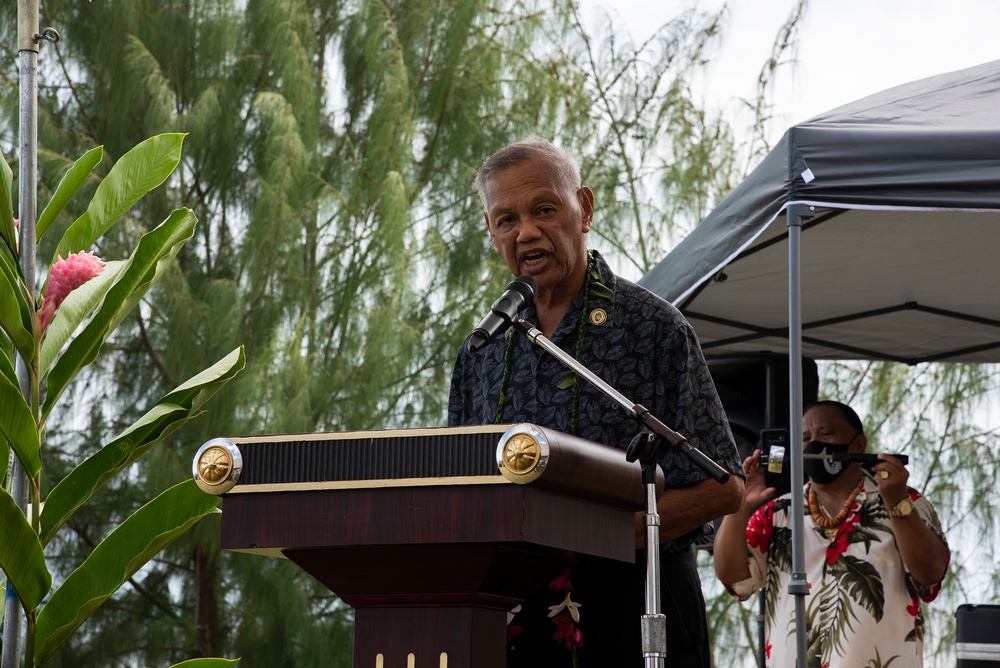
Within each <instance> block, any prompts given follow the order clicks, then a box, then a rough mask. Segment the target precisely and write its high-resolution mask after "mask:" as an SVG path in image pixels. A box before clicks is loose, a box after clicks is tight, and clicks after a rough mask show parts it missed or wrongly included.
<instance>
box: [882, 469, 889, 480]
mask: <svg viewBox="0 0 1000 668" xmlns="http://www.w3.org/2000/svg"><path fill="white" fill-rule="evenodd" d="M888 479H889V472H888V471H882V480H888Z"/></svg>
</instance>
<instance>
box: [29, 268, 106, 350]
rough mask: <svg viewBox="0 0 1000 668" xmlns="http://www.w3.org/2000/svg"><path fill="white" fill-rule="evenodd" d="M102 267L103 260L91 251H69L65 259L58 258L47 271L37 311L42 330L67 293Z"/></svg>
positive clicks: (50, 320)
mask: <svg viewBox="0 0 1000 668" xmlns="http://www.w3.org/2000/svg"><path fill="white" fill-rule="evenodd" d="M103 269H104V261H103V260H101V258H99V257H97V256H95V255H94V254H93V253H84V252H82V251H81V252H79V253H70V254H69V255H67V256H66V259H65V260H64V259H63V258H61V257H60V258H58V259H57V260H56V263H55V264H54V265H52V271H50V272H49V284H48V286H46V288H45V296H44V297H43V298H42V310H41V311H39V312H38V321H39V324H40V325H41V330H40V331H42V332H44V331H45V329H46V328H47V327H48V326H49V323H51V322H52V318H54V317H55V315H56V309H57V308H59V305H60V304H62V303H63V300H65V299H66V297H67V296H68V295H69V293H71V292H73V290H76V289H77V288H78V287H80V286H81V285H83V284H84V283H86V282H87V281H89V280H90V279H92V278H96V277H97V276H98V275H99V274H100V273H101V270H103Z"/></svg>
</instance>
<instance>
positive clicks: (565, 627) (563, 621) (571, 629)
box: [552, 610, 583, 651]
mask: <svg viewBox="0 0 1000 668" xmlns="http://www.w3.org/2000/svg"><path fill="white" fill-rule="evenodd" d="M552 621H553V623H555V625H556V632H555V633H553V634H552V638H553V639H554V640H555V641H556V642H559V641H560V640H562V641H563V642H565V643H566V649H567V650H570V651H572V650H574V649H576V648H577V647H583V633H582V632H581V631H580V629H578V628H576V624H574V623H573V618H572V617H571V616H570V614H569V611H568V610H566V611H564V612H562V613H561V614H559V615H557V616H556V617H553V618H552Z"/></svg>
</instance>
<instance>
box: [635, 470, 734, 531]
mask: <svg viewBox="0 0 1000 668" xmlns="http://www.w3.org/2000/svg"><path fill="white" fill-rule="evenodd" d="M742 499H743V478H741V477H740V476H738V475H731V476H730V477H729V480H728V481H727V482H726V483H725V484H724V485H720V484H719V483H717V482H716V481H715V480H712V479H706V480H702V481H699V482H696V483H694V484H691V485H687V486H686V487H681V488H678V489H668V490H666V491H664V492H663V495H662V496H660V498H659V499H658V500H657V502H656V512H657V513H658V514H659V515H660V542H661V543H665V542H667V541H670V540H673V539H675V538H680V537H681V536H683V535H685V534H687V533H690V532H692V531H694V530H695V529H697V528H698V527H700V526H702V525H703V524H706V523H708V522H711V521H712V520H714V519H716V518H718V517H722V516H723V515H728V514H729V513H731V512H734V511H735V510H738V509H739V507H740V501H742ZM643 514H644V513H641V512H640V513H636V518H635V531H636V534H635V536H636V547H637V548H641V547H645V543H646V529H645V525H644V524H643Z"/></svg>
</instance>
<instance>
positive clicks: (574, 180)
mask: <svg viewBox="0 0 1000 668" xmlns="http://www.w3.org/2000/svg"><path fill="white" fill-rule="evenodd" d="M536 158H543V159H545V160H548V161H549V164H551V165H552V167H553V168H554V169H555V170H556V173H557V174H558V175H559V180H560V181H562V182H563V183H565V184H566V185H568V186H570V187H571V188H573V189H578V188H579V187H580V165H579V163H578V162H577V160H576V158H575V157H574V156H573V155H572V154H570V153H569V152H567V151H564V150H563V149H561V148H559V147H558V146H556V145H555V144H553V143H552V142H550V141H548V140H545V139H528V140H525V141H519V142H514V143H512V144H507V145H506V146H504V147H503V148H502V149H500V150H499V151H497V152H496V153H494V154H493V155H491V156H490V157H489V159H487V160H486V162H484V163H483V166H482V167H480V168H479V172H477V173H476V180H475V181H473V185H474V186H475V188H476V192H478V193H479V199H480V200H482V202H483V204H484V205H485V204H486V185H487V183H488V182H489V180H490V179H491V178H492V177H493V175H494V174H496V173H497V172H500V171H503V170H505V169H507V168H508V167H513V166H515V165H520V164H523V163H525V162H528V161H530V160H534V159H536Z"/></svg>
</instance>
